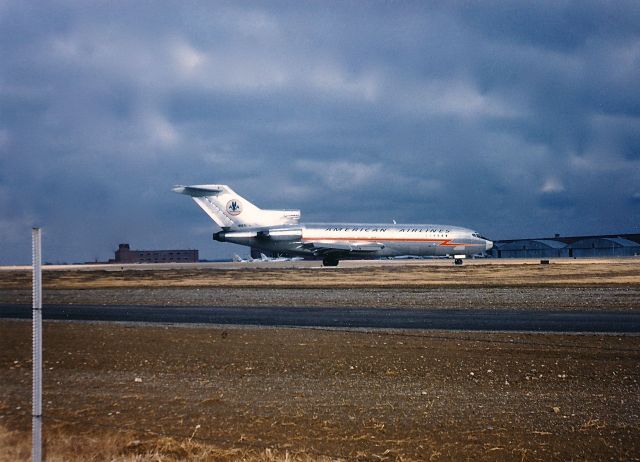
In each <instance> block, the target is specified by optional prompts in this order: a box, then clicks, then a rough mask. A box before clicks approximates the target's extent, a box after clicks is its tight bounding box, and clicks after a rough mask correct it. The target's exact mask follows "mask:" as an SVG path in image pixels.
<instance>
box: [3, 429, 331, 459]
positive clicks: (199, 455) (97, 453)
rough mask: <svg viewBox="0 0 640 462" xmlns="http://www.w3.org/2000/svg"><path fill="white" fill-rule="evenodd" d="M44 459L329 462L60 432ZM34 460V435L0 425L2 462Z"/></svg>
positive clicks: (189, 442) (51, 437)
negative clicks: (32, 444) (32, 452)
mask: <svg viewBox="0 0 640 462" xmlns="http://www.w3.org/2000/svg"><path fill="white" fill-rule="evenodd" d="M46 436H47V438H46V441H45V442H44V448H43V449H44V453H45V454H44V455H45V459H46V460H47V461H49V462H87V461H96V462H97V461H104V460H108V461H112V462H151V461H154V462H155V461H167V462H170V461H191V460H193V461H203V462H206V461H212V462H213V461H216V462H224V461H239V462H328V461H330V460H340V459H329V458H327V457H323V456H313V455H307V454H304V453H292V452H289V451H280V450H276V449H270V448H267V449H244V448H242V449H240V448H231V449H225V448H221V447H217V446H214V445H211V444H205V443H202V442H198V441H196V440H194V439H192V438H188V439H184V440H177V439H175V438H172V437H166V436H160V437H150V436H146V437H137V436H136V435H133V434H130V433H127V432H122V433H113V432H101V433H99V434H93V435H78V434H73V433H69V432H66V431H64V430H63V429H61V428H58V429H53V430H50V429H48V430H47V432H46ZM30 458H31V434H30V433H28V432H24V431H9V430H7V429H6V428H5V427H4V426H1V425H0V462H16V461H27V460H30Z"/></svg>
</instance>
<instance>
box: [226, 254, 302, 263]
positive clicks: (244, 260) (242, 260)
mask: <svg viewBox="0 0 640 462" xmlns="http://www.w3.org/2000/svg"><path fill="white" fill-rule="evenodd" d="M300 260H304V258H302V257H291V258H289V257H267V256H266V255H265V254H264V253H261V254H260V258H251V257H248V258H242V257H241V256H240V255H238V254H237V253H236V254H233V261H234V262H236V263H254V262H274V261H300Z"/></svg>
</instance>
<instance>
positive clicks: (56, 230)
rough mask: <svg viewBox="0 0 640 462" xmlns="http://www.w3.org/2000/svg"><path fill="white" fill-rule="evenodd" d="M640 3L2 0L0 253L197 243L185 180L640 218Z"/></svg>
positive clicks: (455, 207) (502, 225)
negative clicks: (37, 237)
mask: <svg viewBox="0 0 640 462" xmlns="http://www.w3.org/2000/svg"><path fill="white" fill-rule="evenodd" d="M639 24H640V7H639V6H638V4H637V2H615V3H610V2H535V3H531V4H522V2H514V3H505V2H496V3H488V2H482V3H475V2H473V3H472V2H459V3H453V2H433V3H426V2H400V3H396V2H376V3H368V4H361V3H347V2H340V3H333V4H326V3H321V2H282V3H280V2H274V3H263V2H218V3H215V4H208V3H201V2H165V3H162V4H158V3H155V2H121V3H120V2H115V3H114V2H95V3H89V2H74V1H65V2H58V3H44V2H6V1H5V2H0V38H1V39H2V40H0V52H1V53H2V56H3V59H2V63H1V64H0V242H1V245H2V249H1V252H0V262H1V263H15V262H26V261H28V258H29V228H30V227H31V226H33V225H35V224H39V225H42V226H43V227H45V233H46V234H45V242H46V245H45V257H46V258H47V259H48V260H50V261H82V260H92V259H94V258H99V259H106V258H108V257H109V256H110V253H111V251H112V250H113V249H115V247H116V246H117V244H118V243H119V242H131V244H132V245H133V246H134V247H147V248H150V247H180V248H182V247H197V248H199V249H201V253H202V255H203V256H204V257H214V256H217V255H218V256H219V255H229V254H231V253H233V252H234V251H237V250H236V249H234V248H233V246H224V245H221V244H217V243H216V244H213V243H211V241H210V235H211V231H212V230H213V226H212V223H211V222H210V220H209V219H208V217H207V216H206V215H204V214H203V213H201V212H200V211H199V209H197V208H196V206H195V205H194V204H192V203H191V202H190V201H188V200H187V199H186V198H185V197H181V196H178V195H175V194H172V193H170V192H169V189H170V187H171V185H173V184H176V183H207V182H222V183H227V184H230V185H231V186H232V187H233V188H234V189H236V191H238V192H239V193H241V194H243V195H245V196H246V197H247V198H251V199H253V200H255V202H256V203H257V204H258V205H260V206H265V207H287V208H298V207H299V208H301V209H302V210H303V218H304V219H305V220H307V221H333V220H336V221H360V222H367V221H368V222H375V221H387V222H390V221H391V220H393V219H396V220H398V221H404V222H430V221H431V222H445V223H455V224H461V225H468V226H471V227H475V228H477V229H479V230H481V231H482V232H483V233H484V234H487V235H490V236H493V237H496V238H507V237H518V236H529V235H544V234H550V233H553V232H560V233H562V234H565V235H566V234H569V233H581V234H587V233H597V232H617V231H620V232H625V231H626V232H634V231H635V232H637V231H638V219H639V216H638V213H639V212H640V209H639V208H638V203H639V201H638V197H639V196H640V187H639V186H638V185H639V184H640V140H639V138H638V133H640V91H639V90H638V84H637V82H638V81H639V80H640V26H639Z"/></svg>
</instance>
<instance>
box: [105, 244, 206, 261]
mask: <svg viewBox="0 0 640 462" xmlns="http://www.w3.org/2000/svg"><path fill="white" fill-rule="evenodd" d="M197 261H198V251H197V250H131V248H130V247H129V244H120V245H119V246H118V250H116V256H115V259H113V260H109V263H194V262H197Z"/></svg>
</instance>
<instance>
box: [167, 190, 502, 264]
mask: <svg viewBox="0 0 640 462" xmlns="http://www.w3.org/2000/svg"><path fill="white" fill-rule="evenodd" d="M173 191H174V192H176V193H179V194H186V195H187V196H191V198H192V199H193V200H194V201H195V203H196V204H198V205H199V206H200V208H202V210H204V211H205V213H206V214H207V215H209V217H211V219H212V220H213V221H214V222H215V223H216V224H217V225H218V226H219V227H220V228H221V229H222V231H219V232H217V233H214V235H213V239H214V240H216V241H220V242H232V243H234V244H240V245H246V246H249V247H252V248H255V249H259V250H261V251H267V252H275V253H277V254H280V255H286V256H290V257H307V258H309V257H311V258H321V259H322V263H323V265H324V266H336V265H338V262H339V261H340V260H344V259H371V258H380V257H398V256H405V255H415V256H425V257H426V256H432V257H437V256H441V257H445V256H448V257H455V258H464V257H466V256H471V255H475V254H480V253H482V252H485V251H487V250H489V249H491V247H493V242H491V241H490V240H489V239H487V238H485V237H482V236H481V235H480V234H478V233H477V232H475V231H473V230H471V229H467V228H460V227H458V226H450V225H426V224H425V225H400V224H344V223H340V224H313V223H308V224H301V223H300V210H263V209H260V208H258V207H256V206H255V205H253V204H252V203H251V202H249V201H248V200H246V199H244V198H243V197H241V196H240V195H238V194H236V193H235V192H234V191H233V190H232V189H231V188H230V187H229V186H227V185H218V184H205V185H192V186H176V187H175V188H173Z"/></svg>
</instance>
